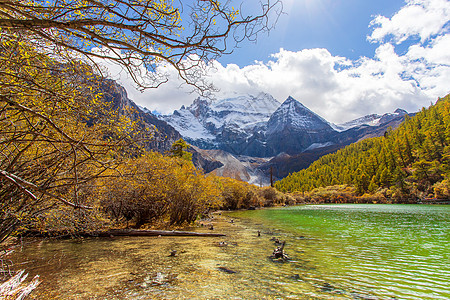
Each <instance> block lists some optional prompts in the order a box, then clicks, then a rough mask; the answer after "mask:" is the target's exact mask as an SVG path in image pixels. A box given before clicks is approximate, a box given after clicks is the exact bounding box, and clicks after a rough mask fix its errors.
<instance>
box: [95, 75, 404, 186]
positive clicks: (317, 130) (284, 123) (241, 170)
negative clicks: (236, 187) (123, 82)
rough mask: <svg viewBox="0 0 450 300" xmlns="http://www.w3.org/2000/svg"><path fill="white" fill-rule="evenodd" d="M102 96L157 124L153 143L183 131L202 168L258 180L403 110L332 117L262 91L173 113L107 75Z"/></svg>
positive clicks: (162, 148)
mask: <svg viewBox="0 0 450 300" xmlns="http://www.w3.org/2000/svg"><path fill="white" fill-rule="evenodd" d="M102 92H103V93H104V95H105V100H106V101H108V102H112V103H113V106H114V109H117V110H119V112H120V113H122V114H126V115H127V116H130V117H131V118H132V119H135V120H140V122H141V126H142V127H149V128H152V129H153V132H154V136H153V137H152V138H151V139H149V140H147V141H146V145H145V146H146V148H147V149H149V150H154V151H159V152H162V153H164V152H166V151H167V150H169V149H170V147H171V145H172V143H173V142H174V141H176V140H177V139H179V138H180V137H183V138H185V139H186V140H187V141H188V142H189V143H191V144H192V145H194V147H192V148H191V149H190V150H189V151H190V152H192V153H193V162H194V164H195V165H196V166H197V167H198V168H201V169H203V170H204V171H205V173H210V172H213V173H215V174H217V175H220V176H228V177H233V178H237V179H240V180H243V181H247V182H251V183H254V184H257V185H268V184H269V183H270V177H269V176H270V175H269V174H270V169H272V171H273V175H274V176H275V179H279V178H283V177H285V176H287V175H288V174H289V173H292V172H296V171H298V170H301V169H304V168H306V167H308V166H309V165H310V164H311V163H312V162H314V161H315V160H317V159H318V158H319V157H321V156H323V155H325V154H328V153H331V152H334V151H336V150H338V149H340V148H342V147H344V146H345V145H348V144H350V143H353V142H356V141H358V140H361V139H365V138H367V137H373V136H382V135H383V134H384V133H385V132H386V130H387V128H388V127H393V128H396V127H397V126H398V125H399V124H400V122H401V121H403V118H404V116H405V114H406V112H405V111H404V110H400V109H398V110H396V111H395V112H394V113H389V114H384V115H376V114H372V115H369V116H365V117H362V118H359V119H356V120H353V121H351V122H347V123H344V124H339V125H335V124H331V123H329V122H327V121H326V120H324V119H323V118H321V117H320V116H318V115H317V114H315V113H314V112H312V111H311V110H309V109H308V108H307V107H305V106H304V105H303V104H301V103H300V102H298V101H297V100H295V99H293V98H292V97H289V98H288V99H286V101H284V102H283V103H280V102H278V101H277V100H275V99H274V98H273V97H272V96H270V95H268V94H264V93H260V94H259V95H257V96H252V95H245V96H239V97H235V98H227V99H223V100H219V101H211V100H204V99H200V98H198V99H196V100H195V101H194V103H193V104H192V105H190V106H189V107H187V108H186V107H182V108H181V109H179V110H176V111H175V112H174V113H173V114H172V115H168V116H159V117H157V116H155V115H154V114H152V113H151V112H150V111H149V110H146V109H145V108H141V107H138V106H137V105H136V104H135V103H134V102H133V101H132V100H130V99H129V98H128V96H127V93H126V91H125V89H124V88H123V87H121V86H120V85H118V84H117V83H115V82H113V81H109V82H107V83H105V85H104V88H103V91H102Z"/></svg>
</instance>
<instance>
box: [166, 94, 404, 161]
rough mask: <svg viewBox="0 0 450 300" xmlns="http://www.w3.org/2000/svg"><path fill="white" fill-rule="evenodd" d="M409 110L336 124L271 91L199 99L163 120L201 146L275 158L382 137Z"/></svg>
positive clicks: (191, 141) (290, 98)
mask: <svg viewBox="0 0 450 300" xmlns="http://www.w3.org/2000/svg"><path fill="white" fill-rule="evenodd" d="M405 114H406V112H405V111H403V110H400V109H398V110H396V111H395V112H394V113H391V114H384V115H376V114H373V115H368V116H365V117H362V118H358V119H356V120H353V121H350V122H347V123H344V124H339V125H335V124H331V123H329V122H327V121H326V120H325V119H323V118H322V117H320V116H319V115H317V114H316V113H314V112H312V111H311V110H310V109H308V108H307V107H305V106H304V105H303V104H302V103H300V102H299V101H297V100H295V99H294V98H292V97H288V98H287V99H286V101H284V102H283V103H282V104H280V102H278V101H277V100H275V99H274V98H273V97H272V96H271V95H269V94H265V93H260V94H259V95H257V96H253V95H245V96H239V97H234V98H227V99H222V100H217V101H212V100H206V99H201V98H197V99H196V100H195V101H194V102H193V103H192V104H191V105H190V106H189V107H187V108H186V107H184V106H183V107H181V108H180V109H179V110H176V111H174V113H173V114H172V115H168V116H160V118H161V119H163V120H164V121H166V122H167V123H169V124H170V125H172V126H173V127H174V128H175V129H177V130H178V131H179V132H180V133H181V135H182V136H183V137H184V138H185V139H186V141H188V142H189V143H191V144H192V145H195V146H197V147H199V148H202V149H220V150H224V151H227V152H229V153H231V154H233V155H238V156H242V155H246V156H250V157H272V156H276V155H278V154H279V153H282V152H285V153H287V154H289V155H296V154H299V153H301V152H304V151H316V149H319V148H327V147H332V148H336V147H339V146H345V145H348V144H350V143H353V142H355V141H357V140H358V139H361V138H364V137H365V136H369V135H378V136H379V135H382V134H383V133H384V131H383V130H384V127H383V125H384V124H388V123H389V122H391V121H392V120H396V119H398V120H400V119H402V117H403V116H404V115H405ZM382 131H383V132H382ZM320 151H322V150H320Z"/></svg>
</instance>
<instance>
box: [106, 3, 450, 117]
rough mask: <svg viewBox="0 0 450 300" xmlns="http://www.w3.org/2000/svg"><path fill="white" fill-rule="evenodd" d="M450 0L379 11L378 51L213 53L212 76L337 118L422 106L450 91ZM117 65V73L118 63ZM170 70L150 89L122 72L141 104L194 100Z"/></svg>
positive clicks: (229, 87)
mask: <svg viewBox="0 0 450 300" xmlns="http://www.w3.org/2000/svg"><path fill="white" fill-rule="evenodd" d="M449 3H450V2H449V1H443V0H424V1H418V0H417V1H416V0H410V1H407V4H406V6H405V7H403V8H402V9H401V10H400V11H399V12H398V13H397V14H395V15H394V16H393V17H392V18H391V19H387V18H385V17H380V16H379V17H376V19H375V20H374V22H373V23H374V24H375V23H376V24H379V25H380V26H379V27H377V28H375V29H374V30H373V32H372V35H371V36H370V39H371V40H373V41H377V42H379V43H380V45H379V46H378V48H377V50H376V52H375V55H374V57H373V58H367V57H362V58H360V59H359V60H357V61H351V60H349V59H346V58H343V57H339V56H333V55H332V54H331V53H330V52H329V51H328V50H326V49H304V50H301V51H297V52H293V51H287V50H283V49H280V51H279V52H278V53H276V54H273V55H272V57H271V60H270V61H269V62H267V63H262V62H255V63H254V64H251V65H248V66H245V67H242V68H240V67H239V66H237V65H234V64H229V65H227V66H223V65H221V64H220V63H219V62H217V61H213V62H211V66H212V67H213V68H212V70H211V71H210V72H209V73H208V79H209V80H211V82H213V83H214V84H215V86H216V87H218V88H219V89H220V92H218V93H217V94H216V95H215V96H216V98H223V97H228V96H232V95H233V94H235V95H241V94H245V93H251V94H257V93H259V92H261V91H263V92H267V93H270V94H272V95H273V96H274V97H275V98H276V99H278V100H279V101H280V102H282V101H284V100H285V99H286V98H287V97H288V96H292V97H294V98H296V99H297V100H299V101H300V102H302V103H303V104H304V105H306V106H307V107H309V108H310V109H311V110H313V111H315V112H316V113H318V114H319V115H321V116H322V117H324V118H325V119H327V120H329V121H331V122H335V123H341V122H345V121H348V120H351V119H354V118H356V117H360V116H362V115H366V114H370V113H385V112H392V111H393V110H395V109H396V108H403V109H406V110H408V111H411V112H413V111H417V110H418V109H420V108H421V107H422V106H426V105H429V103H430V101H434V100H436V99H437V97H439V96H444V95H446V94H448V93H450V86H449V84H448V79H449V78H450V51H448V49H450V34H449V33H448V32H446V29H445V28H446V26H447V25H446V24H445V22H444V21H445V20H448V19H449V17H448V16H449V15H450V10H449V9H450V8H449ZM402 22H404V23H402ZM412 35H419V36H420V37H421V40H422V41H423V42H417V44H415V45H411V46H410V47H409V49H408V51H407V52H406V53H404V54H402V55H399V54H397V53H396V51H395V47H396V46H395V45H396V43H400V42H401V41H403V40H405V39H406V38H407V37H409V36H412ZM387 36H393V37H394V39H393V41H392V42H393V43H392V44H391V43H389V42H383V41H384V39H385V38H386V37H387ZM109 68H110V69H111V70H113V69H114V67H111V66H109ZM111 72H112V73H114V72H116V73H117V68H116V69H115V70H114V72H113V71H111ZM166 72H167V73H168V74H170V77H171V78H170V81H169V82H168V83H166V84H164V85H162V86H160V87H159V88H157V89H150V90H147V91H145V92H143V93H140V92H138V91H136V90H135V89H133V84H132V83H131V80H130V79H129V78H127V77H126V76H124V74H122V75H121V76H119V77H120V82H121V83H122V84H123V85H124V86H125V88H126V89H127V91H128V92H129V97H130V98H131V99H132V100H134V101H135V102H136V103H137V104H139V105H141V106H146V107H147V108H149V109H150V110H157V111H160V112H163V113H170V112H172V111H173V110H174V109H178V108H179V107H180V106H181V105H189V104H191V103H192V101H193V100H194V98H195V97H197V96H196V95H194V94H189V93H186V92H187V91H190V90H192V88H191V87H189V86H186V85H182V81H181V80H180V79H179V78H178V77H177V74H176V72H175V71H174V70H171V69H167V71H166Z"/></svg>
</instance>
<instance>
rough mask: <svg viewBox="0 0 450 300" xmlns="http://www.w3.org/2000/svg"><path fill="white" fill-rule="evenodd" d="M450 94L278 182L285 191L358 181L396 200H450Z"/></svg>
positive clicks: (365, 189) (361, 188)
mask: <svg viewBox="0 0 450 300" xmlns="http://www.w3.org/2000/svg"><path fill="white" fill-rule="evenodd" d="M449 110H450V95H447V96H446V97H444V98H442V99H439V100H438V101H437V102H436V104H435V105H432V106H431V107H429V108H423V109H422V110H421V111H420V112H419V113H417V115H416V116H414V117H412V118H410V117H406V119H405V121H404V122H403V123H402V124H401V125H400V127H399V128H398V129H396V130H388V131H386V133H385V134H384V136H383V137H378V138H371V139H366V140H363V141H360V142H358V143H354V144H351V145H349V146H347V147H345V148H344V149H341V150H339V151H337V152H336V153H334V154H329V155H326V156H323V157H322V158H320V159H319V160H317V161H316V162H314V163H313V164H312V165H311V166H310V167H309V168H307V169H305V170H302V171H300V172H297V173H293V174H290V175H289V176H287V177H286V178H284V179H283V180H281V181H278V182H277V183H276V185H275V186H276V188H277V189H279V190H280V191H283V192H309V191H311V190H313V189H315V188H319V187H326V186H334V185H353V186H354V188H355V192H356V193H357V194H358V195H363V194H365V193H368V194H378V195H380V196H383V197H386V198H392V199H394V200H396V199H397V200H399V199H415V198H419V199H422V198H426V197H436V198H445V199H448V198H450V181H449V176H450V146H449V145H450V112H449Z"/></svg>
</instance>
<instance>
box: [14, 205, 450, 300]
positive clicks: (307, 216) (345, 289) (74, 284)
mask: <svg viewBox="0 0 450 300" xmlns="http://www.w3.org/2000/svg"><path fill="white" fill-rule="evenodd" d="M212 222H213V223H214V227H215V230H214V231H215V232H223V233H226V234H227V236H226V237H217V238H212V237H207V238H198V237H196V238H192V237H159V238H158V237H155V238H153V237H152V238H150V237H124V238H112V239H109V238H108V239H104V238H103V239H84V240H66V241H41V242H39V243H31V244H29V245H25V246H24V247H23V248H22V250H21V251H16V252H15V254H14V255H13V257H11V259H12V261H14V262H15V266H14V268H17V269H23V268H25V269H26V270H27V271H28V272H29V273H30V276H34V275H35V274H39V275H40V276H41V280H42V283H41V285H40V286H39V287H38V289H37V290H36V291H35V292H34V293H33V294H32V295H33V297H34V298H35V299H450V288H449V286H450V261H449V254H450V234H449V231H450V230H449V229H450V206H431V205H430V206H429V205H364V204H360V205H308V206H295V207H286V208H276V209H262V210H253V211H250V210H249V211H238V212H226V213H223V214H221V215H217V216H216V217H215V218H214V219H213V220H212ZM191 230H195V231H203V232H208V229H207V227H193V228H191ZM258 230H259V231H260V232H261V236H258V235H257V231H258ZM273 238H278V239H279V240H280V241H286V246H285V251H286V254H287V255H289V257H290V258H291V260H290V261H288V262H273V261H272V260H271V259H269V256H270V254H271V253H272V251H273V250H274V249H275V247H276V245H275V244H274V241H273ZM171 250H177V256H176V257H171V256H169V253H170V251H171ZM225 270H228V271H230V272H226V271H225Z"/></svg>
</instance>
